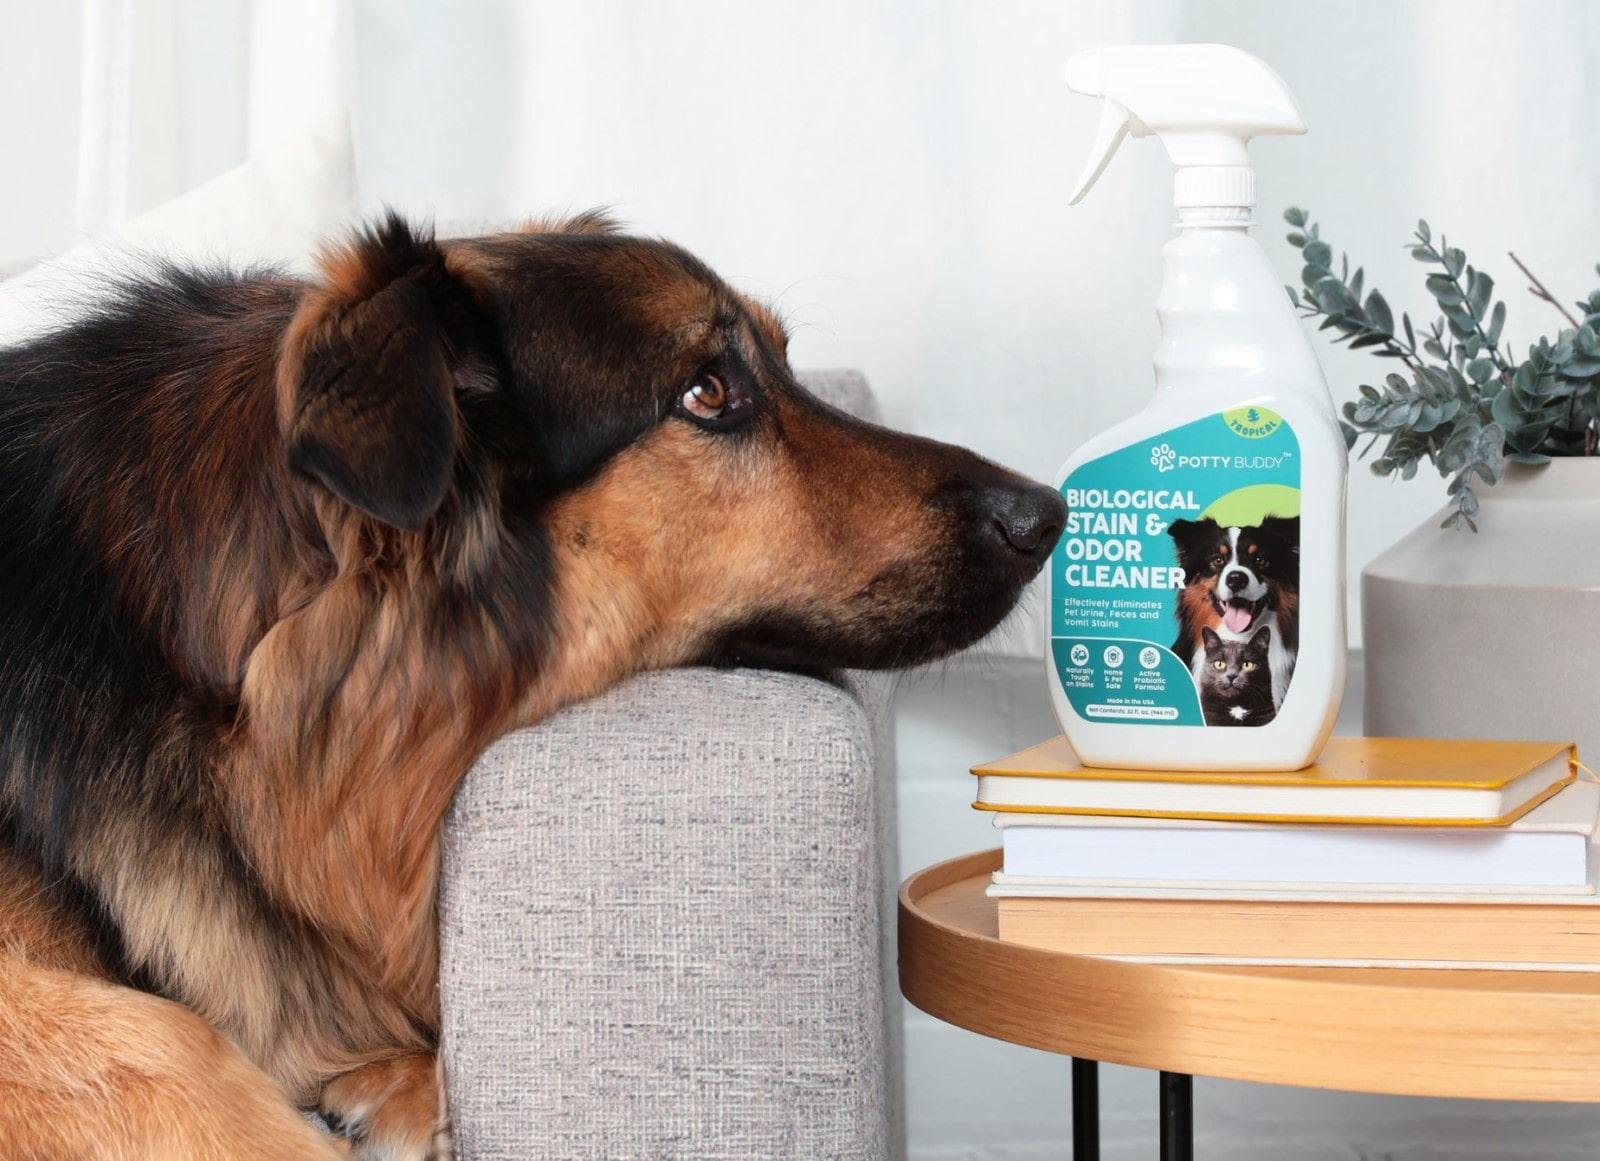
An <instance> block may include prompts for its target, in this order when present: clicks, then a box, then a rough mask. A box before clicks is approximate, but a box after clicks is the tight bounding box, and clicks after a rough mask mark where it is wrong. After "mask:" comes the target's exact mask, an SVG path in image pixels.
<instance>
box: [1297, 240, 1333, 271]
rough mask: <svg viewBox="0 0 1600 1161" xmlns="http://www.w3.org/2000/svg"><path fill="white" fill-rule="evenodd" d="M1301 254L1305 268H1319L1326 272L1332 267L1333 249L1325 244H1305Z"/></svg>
mask: <svg viewBox="0 0 1600 1161" xmlns="http://www.w3.org/2000/svg"><path fill="white" fill-rule="evenodd" d="M1302 254H1303V255H1304V257H1305V260H1306V265H1307V266H1321V267H1322V268H1323V269H1324V270H1327V269H1328V268H1330V267H1331V266H1332V265H1333V247H1331V246H1329V245H1328V244H1327V243H1326V242H1317V241H1312V242H1307V243H1306V244H1305V248H1304V249H1303V250H1302Z"/></svg>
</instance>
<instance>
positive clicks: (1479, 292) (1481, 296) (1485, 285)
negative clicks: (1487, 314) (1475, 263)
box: [1467, 270, 1494, 318]
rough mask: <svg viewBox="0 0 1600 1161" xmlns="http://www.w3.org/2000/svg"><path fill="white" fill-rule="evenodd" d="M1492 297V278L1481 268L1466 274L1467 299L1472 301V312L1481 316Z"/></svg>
mask: <svg viewBox="0 0 1600 1161" xmlns="http://www.w3.org/2000/svg"><path fill="white" fill-rule="evenodd" d="M1492 297H1494V279H1493V278H1490V277H1489V276H1488V275H1487V274H1485V273H1484V272H1483V271H1481V270H1474V271H1472V272H1471V273H1470V274H1469V275H1468V276H1467V300H1468V301H1469V302H1471V303H1472V313H1473V314H1475V315H1477V316H1478V317H1479V318H1482V317H1483V312H1484V311H1485V310H1487V309H1488V307H1489V300H1490V299H1491V298H1492Z"/></svg>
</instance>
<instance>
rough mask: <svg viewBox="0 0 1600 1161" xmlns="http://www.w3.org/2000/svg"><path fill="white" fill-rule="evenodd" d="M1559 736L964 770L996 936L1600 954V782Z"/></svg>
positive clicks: (1117, 943)
mask: <svg viewBox="0 0 1600 1161" xmlns="http://www.w3.org/2000/svg"><path fill="white" fill-rule="evenodd" d="M1579 769H1580V767H1579V764H1578V761H1577V755H1576V753H1575V751H1574V750H1573V748H1572V747H1571V746H1570V745H1568V744H1565V743H1553V742H1548V743H1547V742H1460V741H1435V740H1422V739H1398V738H1335V739H1333V740H1332V741H1330V742H1329V743H1328V747H1327V749H1326V750H1325V751H1324V753H1323V754H1322V756H1321V758H1320V760H1319V761H1318V762H1317V763H1316V764H1315V765H1313V766H1311V767H1308V768H1307V769H1305V770H1299V771H1294V772H1290V773H1265V774H1257V773H1250V774H1233V773H1208V774H1194V773H1160V772H1151V771H1140V770H1104V769H1092V768H1088V767H1084V766H1082V765H1080V764H1079V763H1078V762H1077V760H1076V759H1075V758H1074V756H1073V754H1072V751H1071V749H1070V748H1069V747H1068V745H1067V743H1066V740H1065V739H1064V738H1056V739H1054V740H1052V741H1049V742H1045V743H1043V744H1042V745H1039V746H1034V747H1033V748H1031V749H1028V750H1024V751H1022V752H1021V753H1019V754H1014V755H1012V756H1011V757H1009V758H1004V759H1001V760H1000V761H997V762H992V763H988V764H986V765H983V766H977V767H974V768H973V771H972V772H973V774H975V775H976V776H977V779H978V794H977V801H976V802H975V804H974V805H975V806H976V807H977V808H978V809H980V810H987V811H992V812H994V822H995V825H996V826H997V827H998V828H999V829H1000V832H1001V840H1002V843H1001V845H1002V847H1003V851H1004V860H1003V864H1002V869H1001V870H1000V871H999V872H997V873H996V874H995V876H994V881H993V884H992V885H991V886H990V887H989V894H990V895H991V896H993V897H994V898H996V899H997V900H998V909H999V926H1000V932H999V933H1000V937H1001V938H1002V939H1007V940H1013V941H1016V942H1020V943H1026V944H1031V945H1034V946H1037V947H1044V948H1049V949H1051V950H1055V951H1061V952H1071V953H1076V954H1083V955H1097V956H1111V957H1115V958H1119V959H1132V960H1141V961H1146V962H1156V963H1209V964H1263V965H1281V964H1297V965H1307V966H1317V965H1320V966H1337V967H1345V966H1384V967H1452V968H1516V969H1540V970H1551V971H1600V894H1597V893H1596V872H1595V868H1596V859H1595V833H1596V822H1597V819H1600V785H1596V784H1595V783H1594V782H1592V781H1588V780H1580V779H1579V778H1578V771H1579Z"/></svg>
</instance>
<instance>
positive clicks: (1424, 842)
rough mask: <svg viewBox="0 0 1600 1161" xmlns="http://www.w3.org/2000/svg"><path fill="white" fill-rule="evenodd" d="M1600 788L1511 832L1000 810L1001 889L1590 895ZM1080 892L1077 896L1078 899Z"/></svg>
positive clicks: (1588, 788) (1569, 792) (1548, 805)
mask: <svg viewBox="0 0 1600 1161" xmlns="http://www.w3.org/2000/svg"><path fill="white" fill-rule="evenodd" d="M1597 820H1600V785H1596V784H1594V783H1592V782H1574V783H1572V784H1570V785H1568V786H1567V787H1565V788H1564V789H1562V790H1561V791H1560V792H1559V793H1557V794H1555V795H1554V796H1552V797H1551V798H1549V799H1547V800H1546V801H1544V802H1542V803H1540V804H1539V805H1538V806H1536V807H1534V808H1533V809H1532V810H1531V811H1529V812H1528V813H1527V814H1525V815H1523V816H1522V817H1521V818H1520V819H1518V820H1516V821H1515V822H1512V823H1510V824H1509V825H1507V826H1503V827H1383V826H1348V825H1343V826H1340V825H1332V826H1312V825H1294V824H1273V823H1236V822H1211V821H1200V820H1194V821H1173V820H1168V819H1144V818H1131V817H1130V818H1122V817H1114V816H1097V815H1054V814H1023V813H1018V814H996V815H995V818H994V822H995V825H996V826H997V827H999V828H1000V830H1001V836H1002V846H1003V848H1004V864H1003V871H1002V873H1001V874H998V875H996V876H995V883H996V885H997V886H1001V887H1007V886H1010V887H1023V888H1032V889H1031V890H1026V891H1025V892H1019V893H1026V894H1029V895H1044V894H1048V893H1049V890H1050V888H1052V887H1055V886H1066V885H1071V886H1073V887H1075V888H1080V889H1081V888H1089V887H1095V886H1107V887H1115V886H1123V887H1141V886H1144V887H1151V888H1159V889H1162V890H1163V891H1169V890H1179V889H1183V888H1204V889H1207V890H1228V889H1242V890H1260V889H1262V888H1264V887H1272V888H1275V889H1277V890H1279V891H1281V892H1283V893H1286V894H1290V895H1293V894H1298V893H1301V892H1308V891H1318V890H1329V891H1342V892H1350V891H1363V892H1371V893H1375V894H1384V893H1388V892H1406V893H1435V892H1443V893H1451V892H1459V891H1471V892H1479V891H1487V892H1505V893H1508V894H1515V893H1517V892H1534V893H1539V894H1545V893H1549V894H1584V893H1589V892H1592V891H1593V890H1594V887H1593V882H1592V870H1593V867H1592V863H1593V861H1594V860H1593V839H1594V835H1595V832H1596V823H1597ZM1074 893H1077V892H1074Z"/></svg>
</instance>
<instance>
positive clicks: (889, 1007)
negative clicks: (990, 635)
mask: <svg viewBox="0 0 1600 1161" xmlns="http://www.w3.org/2000/svg"><path fill="white" fill-rule="evenodd" d="M842 382H843V384H844V385H846V386H850V385H856V386H857V387H858V389H859V390H860V392H861V393H862V395H863V397H865V398H866V400H867V401H868V402H870V397H868V396H865V385H864V383H862V382H861V380H860V379H859V377H850V378H846V379H844V380H842ZM850 402H853V403H855V404H856V406H857V407H858V408H859V407H861V406H862V400H861V399H857V400H852V401H850ZM889 686H890V683H889V681H888V680H887V679H885V678H883V677H879V676H864V675H856V674H848V675H842V676H840V677H839V678H837V679H835V680H831V681H830V680H821V679H818V678H813V677H804V676H798V675H794V674H778V673H767V672H761V671H752V670H735V671H716V670H706V669H688V670H677V671H673V672H669V673H660V674H652V675H648V676H646V677H642V678H639V679H636V680H634V681H631V682H629V683H627V684H625V685H623V686H621V687H619V688H618V689H615V690H613V691H611V692H610V693H608V694H605V695H603V696H601V697H599V698H596V699H594V700H592V701H589V702H586V703H584V704H582V705H578V706H574V707H572V708H570V709H567V710H565V711H563V712H561V713H559V714H557V715H555V716H553V717H552V718H551V719H549V720H548V721H546V722H543V723H541V724H540V725H539V726H537V727H535V728H533V729H530V730H523V731H520V732H518V733H515V734H512V735H510V736H509V737H507V738H505V739H502V740H501V741H500V742H499V743H497V744H496V745H495V746H493V747H492V748H491V749H490V750H489V751H488V752H487V753H486V754H485V756H484V757H483V759H482V761H481V762H480V763H479V764H478V766H477V767H476V768H475V769H474V770H473V771H472V772H471V774H470V775H469V776H468V778H467V780H466V782H465V783H464V785H463V786H462V789H461V792H460V794H459V795H458V796H457V799H456V802H455V805H454V807H453V809H452V812H451V815H450V818H449V821H448V823H447V826H446V829H445V847H444V864H443V875H442V884H441V939H442V945H441V973H440V987H441V1002H442V1005H443V1012H444V1044H443V1053H444V1060H445V1069H446V1078H447V1088H448V1091H449V1098H450V1106H451V1114H452V1117H453V1119H454V1122H455V1134H456V1147H457V1150H458V1156H460V1157H461V1158H462V1159H463V1161H488V1159H496V1161H498V1159H501V1158H504V1159H507V1161H510V1159H513V1158H515V1159H517V1161H523V1159H526V1158H545V1157H551V1158H555V1157H563V1158H565V1157H604V1158H633V1157H651V1158H657V1157H696V1158H730V1159H732V1158H739V1159H741V1161H743V1159H754V1158H763V1157H771V1158H808V1159H810V1158H829V1157H850V1158H856V1157H860V1158H877V1157H883V1156H889V1155H893V1154H895V1153H897V1152H898V1138H899V1136H900V1133H899V1125H898V1119H899V1118H898V1076H897V1075H895V1072H896V1070H894V1069H892V1068H891V1066H890V1063H889V1062H890V1061H891V1060H893V1059H896V1052H895V1049H896V1048H897V1046H898V1032H897V1029H898V1011H899V1009H898V1004H895V1003H892V1002H886V996H888V997H892V996H894V995H895V993H894V992H893V991H892V990H888V989H887V988H886V982H887V968H888V966H889V963H890V961H889V960H888V958H887V957H886V955H885V943H884V939H885V936H886V933H887V932H888V930H889V922H888V916H889V915H891V914H892V912H891V911H890V910H889V894H890V890H891V889H892V883H893V879H892V867H893V858H894V844H893V839H892V835H893V801H894V800H893V793H894V792H893V784H892V761H890V760H889V758H888V754H887V750H888V746H887V739H888V737H889V729H888V716H887V711H886V707H887V702H888V691H889Z"/></svg>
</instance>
